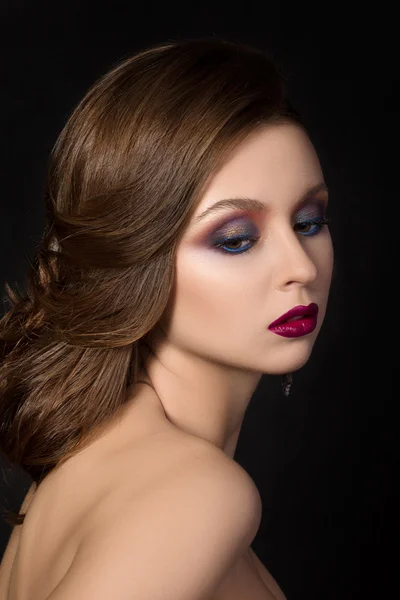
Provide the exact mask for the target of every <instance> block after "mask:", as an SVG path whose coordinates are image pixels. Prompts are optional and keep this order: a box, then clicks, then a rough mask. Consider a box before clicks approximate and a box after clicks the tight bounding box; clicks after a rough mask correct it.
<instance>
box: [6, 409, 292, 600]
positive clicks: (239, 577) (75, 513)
mask: <svg viewBox="0 0 400 600" xmlns="http://www.w3.org/2000/svg"><path fill="white" fill-rule="evenodd" d="M148 408H149V407H146V408H145V407H144V405H143V409H142V410H138V412H137V424H138V428H137V429H136V431H134V432H132V437H130V438H129V441H128V439H124V436H123V435H120V434H121V433H122V431H121V432H119V431H116V432H115V434H118V435H116V436H115V434H114V433H111V434H110V435H109V436H108V437H107V436H105V437H104V438H102V439H101V440H99V441H96V442H95V443H94V444H93V445H92V446H91V447H88V451H86V452H85V451H84V452H83V453H82V454H81V455H76V456H75V457H73V458H72V459H70V461H67V463H65V465H63V466H62V467H61V468H60V469H59V470H56V471H55V472H54V473H51V474H50V475H49V476H48V478H47V479H46V480H44V482H43V483H42V484H41V486H39V488H38V490H37V491H36V493H35V494H34V495H33V497H32V498H30V497H27V502H26V503H25V504H26V506H25V507H24V509H26V508H27V516H26V518H25V523H24V524H23V525H22V526H17V527H16V528H15V529H14V531H13V534H12V537H11V538H10V541H9V545H8V547H7V549H6V552H5V554H4V556H3V561H2V564H1V566H0V600H46V599H47V598H48V596H49V595H50V594H51V592H52V591H53V590H54V589H55V588H56V587H57V585H58V584H59V583H60V581H62V579H63V577H64V576H65V574H66V573H67V571H68V569H69V567H70V565H71V563H72V561H73V559H74V556H75V554H76V551H77V548H78V546H79V544H80V542H81V541H82V539H84V537H85V535H86V532H87V531H89V530H90V529H91V528H93V525H94V523H95V522H96V520H97V521H98V522H102V520H103V519H107V518H111V517H112V515H121V514H122V515H123V514H124V511H125V510H126V508H127V506H129V509H130V510H131V511H132V510H134V509H135V502H137V503H138V506H139V505H140V502H143V499H144V498H146V494H150V493H151V492H152V491H154V489H155V487H156V486H157V485H160V482H161V481H166V480H168V478H169V477H171V475H172V474H174V473H176V472H177V470H179V469H180V468H181V467H182V466H183V465H185V464H186V465H190V464H191V463H192V464H194V462H195V461H201V460H203V457H204V458H205V457H206V456H207V460H209V458H210V452H211V455H213V453H214V455H215V461H216V463H215V464H216V465H218V468H224V461H230V462H232V461H231V460H230V459H229V458H228V457H225V455H224V453H223V452H222V451H219V450H218V449H217V448H215V449H214V447H212V446H211V445H210V444H209V443H208V442H206V441H204V440H200V439H198V438H194V437H193V436H189V435H187V434H185V433H184V432H180V431H179V430H177V429H176V428H174V427H172V426H171V425H170V424H169V423H168V422H163V419H160V418H159V416H158V415H157V413H155V412H153V411H152V410H151V408H150V410H148ZM117 439H118V440H119V441H118V444H116V440H117ZM125 442H126V443H125ZM235 468H237V469H238V470H240V471H241V472H242V474H243V475H244V477H243V482H244V485H246V486H249V490H251V493H252V494H254V499H255V504H252V505H251V507H250V506H249V509H251V510H253V511H254V506H255V507H257V506H258V510H257V508H256V510H255V511H254V524H253V526H254V532H256V531H257V529H258V526H259V522H260V519H261V501H260V498H259V495H258V491H257V488H256V487H255V485H254V483H253V482H252V480H251V478H250V477H249V476H248V475H247V473H245V471H244V470H243V469H242V468H241V467H240V466H239V465H237V464H236V463H235ZM28 496H29V494H28ZM222 559H223V557H221V560H222ZM216 560H218V559H216ZM182 576H184V574H183V575H182ZM250 597H251V598H252V599H253V600H271V599H273V598H276V599H279V600H284V596H283V594H282V592H280V590H279V588H278V586H277V585H276V583H275V582H274V580H273V579H272V577H271V576H270V575H269V573H268V571H267V570H266V569H265V567H264V566H263V565H262V563H261V562H260V561H259V560H258V559H257V557H256V556H255V555H254V553H252V551H251V549H250V547H249V549H248V552H246V553H244V554H243V556H241V557H240V558H239V560H237V561H236V562H235V564H234V565H232V568H231V569H230V570H229V572H228V574H227V575H226V577H225V578H224V580H223V581H222V583H221V585H220V586H219V588H218V590H217V592H216V593H215V594H214V595H213V596H212V598H210V600H228V599H229V600H245V599H247V598H250Z"/></svg>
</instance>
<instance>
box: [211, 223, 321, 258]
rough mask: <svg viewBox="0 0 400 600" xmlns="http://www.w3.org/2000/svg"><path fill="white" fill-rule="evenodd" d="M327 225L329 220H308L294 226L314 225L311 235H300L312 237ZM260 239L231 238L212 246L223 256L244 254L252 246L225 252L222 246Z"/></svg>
mask: <svg viewBox="0 0 400 600" xmlns="http://www.w3.org/2000/svg"><path fill="white" fill-rule="evenodd" d="M328 224H329V219H310V220H308V221H301V222H300V223H296V225H314V226H316V227H317V228H318V229H317V231H314V232H312V233H309V232H307V233H301V232H300V235H303V236H306V237H313V236H315V235H318V234H319V233H320V232H321V230H322V229H323V227H324V225H328ZM259 239H260V238H259V237H250V236H247V237H246V236H243V237H242V236H236V237H232V238H229V239H226V240H224V242H218V243H217V244H214V246H213V247H214V248H216V249H217V250H218V251H219V252H222V253H223V254H244V253H245V252H250V251H251V250H252V249H253V248H254V245H255V244H253V245H252V246H250V247H246V248H244V249H243V248H241V249H239V250H225V249H224V248H223V246H226V245H227V244H229V243H231V242H236V241H237V240H240V241H241V242H243V241H246V240H248V241H250V242H257V241H258V240H259Z"/></svg>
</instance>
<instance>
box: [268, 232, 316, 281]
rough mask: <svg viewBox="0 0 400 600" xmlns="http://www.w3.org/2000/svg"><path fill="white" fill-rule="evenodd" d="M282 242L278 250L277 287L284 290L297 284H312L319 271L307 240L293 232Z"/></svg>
mask: <svg viewBox="0 0 400 600" xmlns="http://www.w3.org/2000/svg"><path fill="white" fill-rule="evenodd" d="M281 241H282V244H281V245H280V247H279V248H278V254H279V261H278V265H277V271H276V272H277V275H276V287H277V288H279V289H281V290H283V289H285V288H287V287H292V286H293V285H296V284H299V285H307V284H310V283H312V282H313V281H314V280H315V278H316V277H317V274H318V270H317V266H316V263H315V261H314V260H313V256H312V253H311V252H310V249H309V248H307V245H308V244H307V238H305V237H303V238H302V237H301V236H298V235H296V234H295V233H294V232H293V231H291V232H290V233H289V234H288V235H287V236H285V237H284V238H283V240H281Z"/></svg>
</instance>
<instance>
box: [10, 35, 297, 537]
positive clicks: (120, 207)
mask: <svg viewBox="0 0 400 600" xmlns="http://www.w3.org/2000/svg"><path fill="white" fill-rule="evenodd" d="M285 83H286V78H285V77H284V75H282V73H281V70H280V67H278V66H277V65H276V63H275V62H274V61H273V59H272V58H271V56H270V54H269V53H267V52H264V51H261V50H259V49H256V48H252V47H249V46H247V45H244V44H240V43H237V42H233V41H228V40H222V39H218V38H210V39H187V40H179V41H169V42H168V43H164V44H160V45H157V46H152V47H147V48H146V49H144V50H142V51H140V52H138V53H136V54H135V55H133V56H130V57H129V58H126V57H124V58H123V59H120V60H119V61H118V62H117V63H116V64H115V65H114V66H113V68H112V69H111V70H110V71H109V72H107V73H106V74H104V75H103V76H102V77H101V78H100V79H99V80H98V81H96V82H95V83H94V84H93V85H92V86H91V87H90V88H89V90H88V91H87V93H86V95H85V96H84V97H83V99H82V100H81V101H80V102H79V103H78V105H77V106H76V107H75V108H74V110H73V111H72V113H71V114H70V116H69V118H68V119H67V122H66V124H65V126H64V127H63V129H62V131H61V133H60V134H59V137H58V138H57V140H56V142H55V145H54V147H53V149H52V151H51V154H50V157H49V161H48V162H49V164H48V171H47V179H46V186H45V192H44V196H45V203H46V223H45V227H44V231H43V235H42V236H41V239H40V244H39V245H38V247H37V252H36V254H35V257H34V259H33V261H32V262H31V263H30V264H29V270H28V273H27V276H26V290H25V292H24V293H20V292H17V291H16V290H13V289H12V288H11V287H10V286H9V284H8V283H7V282H6V283H5V290H6V294H7V298H6V301H7V302H9V304H10V306H11V308H10V309H9V310H8V312H6V313H5V315H4V316H3V317H2V319H1V320H0V353H1V354H0V450H1V452H3V453H4V455H5V456H6V457H7V458H8V459H9V460H10V461H11V463H12V464H14V465H18V466H20V467H21V468H22V469H23V470H24V471H26V472H27V473H28V474H29V475H30V476H31V477H32V478H33V480H34V482H36V484H37V486H38V485H39V484H40V482H41V481H43V479H44V478H45V477H46V475H47V474H48V473H49V472H50V471H51V470H52V469H54V468H55V467H56V466H58V465H60V464H61V463H63V462H64V461H66V460H67V459H68V458H69V457H70V456H72V455H73V454H74V453H76V452H77V451H78V450H80V449H81V448H83V447H84V446H86V445H87V444H89V443H90V441H91V440H92V439H93V438H94V437H95V436H97V435H99V432H100V431H101V430H102V427H104V426H106V425H107V424H108V423H109V422H110V420H111V419H112V418H113V417H114V416H115V415H116V413H117V411H118V409H119V408H120V407H121V406H122V405H123V404H124V402H125V401H126V399H127V390H128V388H130V389H132V386H134V385H135V383H137V382H138V381H139V379H138V375H139V372H140V371H141V369H144V361H143V354H142V349H143V348H144V346H146V345H147V344H146V335H147V334H149V333H150V332H151V331H152V329H153V328H154V327H155V326H156V325H157V324H158V323H159V322H160V320H161V318H162V316H163V315H164V311H165V310H166V307H167V304H168V301H169V299H170V298H171V294H172V292H173V286H174V277H175V262H174V257H175V251H176V248H177V245H178V243H179V241H180V239H181V237H182V235H183V233H184V231H185V229H186V227H187V225H188V223H189V221H190V219H191V217H192V215H193V211H194V209H195V208H196V205H197V203H198V201H199V199H200V197H201V194H202V191H203V190H204V187H205V185H206V182H207V181H208V178H209V177H210V175H211V174H212V173H213V171H214V169H215V168H216V167H217V166H218V165H219V163H220V161H221V158H222V156H224V155H225V154H226V152H228V151H229V150H231V149H233V148H234V147H235V146H236V145H237V144H238V143H240V142H241V141H242V140H243V139H244V137H245V136H247V135H248V134H249V133H250V132H252V131H253V130H254V129H255V128H257V127H258V126H260V125H261V124H264V123H270V122H276V121H277V120H282V119H287V120H292V121H295V122H297V123H299V124H301V117H300V115H299V113H298V112H297V111H296V110H295V109H293V108H292V107H291V105H290V103H289V102H288V100H287V98H286V92H285ZM144 370H145V369H144ZM2 513H3V518H5V520H6V521H7V522H8V523H9V524H11V525H19V524H21V523H23V521H24V516H25V514H24V513H22V514H20V513H19V512H14V511H10V510H4V509H3V511H2Z"/></svg>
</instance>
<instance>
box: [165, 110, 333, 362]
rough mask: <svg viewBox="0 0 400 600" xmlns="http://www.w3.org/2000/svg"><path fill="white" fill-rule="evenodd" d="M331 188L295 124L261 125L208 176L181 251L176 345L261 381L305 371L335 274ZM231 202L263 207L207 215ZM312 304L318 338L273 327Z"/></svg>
mask: <svg viewBox="0 0 400 600" xmlns="http://www.w3.org/2000/svg"><path fill="white" fill-rule="evenodd" d="M323 184H324V177H323V173H322V170H321V166H320V163H319V159H318V156H317V154H316V151H315V149H314V147H313V145H312V143H311V141H310V139H309V138H308V136H307V134H306V133H305V132H304V131H303V130H302V129H301V128H300V127H299V126H297V125H294V124H291V123H287V122H286V123H284V122H281V123H279V124H273V125H267V126H263V127H262V128H260V129H259V130H258V131H257V132H254V133H252V134H251V135H250V136H249V137H248V138H247V139H246V140H244V142H242V143H241V144H240V145H239V146H238V147H237V148H236V149H235V151H234V152H233V153H232V154H231V155H230V157H229V159H227V160H226V161H225V162H224V163H223V164H222V165H221V166H220V168H219V169H218V170H217V171H216V172H215V173H214V174H213V175H212V177H211V178H210V180H209V182H208V186H207V188H206V191H205V193H204V194H203V196H202V198H201V200H200V203H199V204H198V206H197V209H196V211H195V213H194V216H193V218H192V219H191V222H190V224H189V226H188V228H187V229H186V231H185V234H184V236H183V238H182V239H181V241H180V244H179V246H178V250H177V256H176V268H177V270H176V285H175V289H174V295H173V297H172V303H171V304H170V308H169V311H168V326H167V328H166V334H167V337H168V342H169V343H170V344H173V345H174V346H175V347H177V348H178V349H179V350H180V351H183V352H184V353H189V354H193V355H195V356H196V357H201V358H202V359H205V360H207V361H212V362H216V363H220V364H222V365H228V366H229V367H235V368H238V369H245V370H251V371H256V372H260V373H272V374H282V373H285V372H290V371H295V370H296V369H299V368H300V367H302V366H303V365H304V364H305V362H306V361H307V360H308V358H309V356H310V353H311V350H312V347H313V344H314V342H315V339H316V337H317V335H318V332H319V330H320V328H321V325H322V321H323V319H324V315H325V310H326V304H327V300H328V293H329V287H330V283H331V276H332V267H333V248H332V241H331V236H330V233H329V230H328V227H327V225H324V224H323V223H321V221H323V219H324V218H325V216H326V207H327V202H328V194H327V190H326V189H324V186H323ZM313 188H314V191H312V192H311V193H309V194H308V192H309V190H312V189H313ZM317 188H320V189H317ZM232 198H236V199H238V198H242V199H243V198H247V199H253V200H255V201H257V203H258V205H259V206H258V208H257V207H256V206H249V207H248V208H245V207H242V208H241V207H234V206H226V207H220V208H219V209H218V210H212V211H211V210H209V209H211V208H212V207H213V206H214V205H215V204H216V203H218V202H219V201H221V200H222V199H232ZM206 211H208V212H207V215H205V216H203V217H201V215H202V214H203V213H205V212H206ZM238 238H241V239H238ZM310 303H316V304H317V305H318V317H317V325H316V327H315V329H314V330H313V331H312V332H310V333H307V334H305V335H301V336H298V337H284V336H282V335H278V334H277V333H274V332H273V331H271V330H269V329H268V326H269V324H270V323H271V322H272V321H274V320H276V319H277V318H278V317H280V316H281V315H282V314H283V313H285V312H287V311H288V310H290V309H291V308H293V307H295V306H297V305H304V306H308V305H309V304H310Z"/></svg>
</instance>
